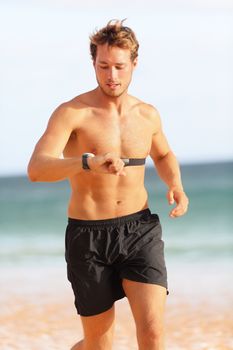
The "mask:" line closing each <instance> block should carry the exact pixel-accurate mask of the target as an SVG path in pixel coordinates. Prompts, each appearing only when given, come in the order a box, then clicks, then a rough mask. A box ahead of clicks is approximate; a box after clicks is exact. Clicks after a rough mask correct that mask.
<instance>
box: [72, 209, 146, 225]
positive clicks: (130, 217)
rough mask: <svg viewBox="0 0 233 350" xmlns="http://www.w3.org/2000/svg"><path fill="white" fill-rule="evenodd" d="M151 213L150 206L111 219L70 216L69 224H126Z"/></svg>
mask: <svg viewBox="0 0 233 350" xmlns="http://www.w3.org/2000/svg"><path fill="white" fill-rule="evenodd" d="M150 214H151V211H150V209H149V208H146V209H142V210H140V211H137V212H135V213H132V214H128V215H124V216H118V217H115V218H110V219H100V220H82V219H74V218H70V217H69V218H68V223H69V224H77V225H80V226H105V225H115V224H124V223H126V222H129V221H134V220H137V219H140V218H141V217H142V216H148V215H150Z"/></svg>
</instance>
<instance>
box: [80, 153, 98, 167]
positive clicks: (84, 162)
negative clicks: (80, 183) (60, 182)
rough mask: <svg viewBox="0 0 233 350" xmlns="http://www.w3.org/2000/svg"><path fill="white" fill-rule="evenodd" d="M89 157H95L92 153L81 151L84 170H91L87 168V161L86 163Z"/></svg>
mask: <svg viewBox="0 0 233 350" xmlns="http://www.w3.org/2000/svg"><path fill="white" fill-rule="evenodd" d="M89 157H95V155H94V154H93V153H83V154H82V167H83V169H84V170H91V168H89V166H88V163H87V158H89Z"/></svg>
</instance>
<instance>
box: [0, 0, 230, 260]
mask: <svg viewBox="0 0 233 350" xmlns="http://www.w3.org/2000/svg"><path fill="white" fill-rule="evenodd" d="M232 13H233V3H232V1H226V0H224V1H222V0H221V1H211V2H210V1H207V0H203V1H181V0H175V1H174V0H172V1H153V2H152V1H151V2H150V1H146V2H142V1H134V2H133V3H131V2H127V3H125V2H124V1H121V0H120V1H118V2H117V3H116V2H114V1H104V0H103V1H100V2H98V4H97V3H95V2H94V1H90V0H87V1H85V2H80V1H71V0H70V1H62V0H58V1H56V2H55V1H51V0H47V1H36V0H35V1H26V0H23V1H20V2H17V1H12V0H11V1H8V2H3V1H1V2H0V23H1V24H0V25H1V30H0V33H1V34H0V35H1V40H0V46H1V66H0V71H1V72H0V73H1V74H0V75H1V81H0V84H1V86H0V93H1V105H0V108H1V148H0V158H1V164H0V175H1V178H0V189H1V199H0V200H1V202H0V205H1V210H0V235H1V247H0V252H1V260H4V262H8V263H9V262H13V261H23V260H24V259H26V260H27V259H34V258H35V257H36V256H37V255H39V256H40V259H42V260H43V259H45V257H46V258H48V259H49V260H50V259H55V258H57V259H58V260H59V259H60V257H61V255H62V253H63V236H64V228H65V225H66V217H67V214H66V205H67V201H68V199H69V188H68V183H67V182H66V181H63V182H60V183H50V184H41V183H33V184H31V183H29V181H28V179H27V178H26V168H27V164H28V161H29V158H30V156H31V153H32V151H33V148H34V146H35V144H36V142H37V141H38V139H39V137H40V136H41V135H42V133H43V131H44V130H45V128H46V125H47V122H48V119H49V117H50V115H51V113H52V112H53V110H54V109H55V108H56V107H57V106H58V105H59V104H60V103H62V102H64V101H67V100H69V99H71V98H73V97H74V96H76V95H78V94H79V93H82V92H84V91H87V90H91V89H93V88H95V87H96V80H95V74H94V70H93V67H92V62H91V59H90V54H89V35H90V34H91V33H92V32H93V31H94V30H95V29H96V28H97V29H99V28H101V27H102V26H104V25H105V24H106V23H107V22H108V21H109V20H110V19H113V18H119V19H123V18H127V21H126V22H125V24H126V25H128V26H130V27H132V29H134V31H135V33H136V35H137V37H138V40H139V42H140V49H139V65H138V68H137V69H136V71H135V75H134V78H133V81H132V84H131V86H130V89H129V92H130V93H131V94H133V95H136V96H138V97H140V98H141V99H143V100H145V101H147V102H149V103H152V104H153V105H155V106H156V108H157V109H158V110H159V112H160V115H161V118H162V123H163V128H164V132H165V134H166V136H167V138H168V140H169V143H170V146H171V147H172V149H173V151H174V153H175V154H176V156H177V158H178V161H179V162H180V165H181V170H182V177H183V182H184V187H185V189H186V191H187V194H188V196H189V197H190V208H189V213H188V214H187V215H185V216H184V217H182V218H179V219H177V220H171V219H169V218H168V212H169V211H170V208H169V207H168V205H167V201H166V197H165V195H166V187H165V186H164V184H163V183H161V180H160V179H159V178H158V176H157V174H156V171H155V169H154V168H153V165H152V161H151V159H150V158H148V159H147V164H146V187H147V189H148V191H149V196H150V205H151V208H152V210H153V211H155V212H157V213H158V214H159V215H160V216H161V220H162V221H163V222H164V238H165V241H166V243H167V247H166V249H167V255H168V258H169V259H170V258H172V257H174V256H175V257H176V259H181V258H182V259H183V258H185V259H186V258H188V259H193V260H194V261H197V259H198V261H199V258H200V257H201V258H203V259H207V258H210V257H212V258H214V259H217V258H219V259H220V260H222V259H230V258H231V257H232V246H233V236H232V234H231V230H232V228H231V227H232V215H231V212H232V201H233V199H232V191H233V180H232V167H233V165H232V164H233V163H232V160H233V147H232V136H231V130H232V124H233V122H232V115H233V98H232V97H233V96H232V92H233V86H232V85H233V66H232V61H233V21H232ZM41 237H43V239H41ZM36 261H37V260H36Z"/></svg>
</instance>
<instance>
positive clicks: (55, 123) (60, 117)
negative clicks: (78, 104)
mask: <svg viewBox="0 0 233 350" xmlns="http://www.w3.org/2000/svg"><path fill="white" fill-rule="evenodd" d="M71 113H72V111H71V110H70V108H69V107H67V106H66V104H63V105H61V106H59V107H58V108H57V109H56V110H55V111H54V112H53V114H52V116H51V117H50V119H49V122H48V126H47V128H46V130H45V132H44V134H43V135H42V137H41V138H40V139H39V141H38V142H37V144H36V146H35V149H34V151H33V154H32V156H31V159H30V162H29V164H28V169H27V170H28V177H29V179H30V180H31V181H33V182H34V181H35V182H45V181H46V182H54V181H61V180H64V179H66V178H68V177H72V176H74V175H77V174H78V173H80V172H83V171H85V170H83V168H82V157H72V158H65V159H60V155H61V154H62V152H63V150H64V148H65V146H66V144H67V142H68V140H69V138H70V135H71V133H72V131H73V130H74V128H75V127H77V125H75V126H74V125H73V121H74V118H72V115H71ZM75 120H76V122H75V123H77V115H76V116H75ZM88 164H89V166H90V168H91V170H92V171H95V172H99V173H107V174H115V175H123V176H125V175H126V173H125V172H124V169H123V168H124V162H123V161H122V160H121V159H120V158H118V157H117V156H115V155H114V154H112V153H106V154H104V155H99V156H95V157H93V158H89V159H88Z"/></svg>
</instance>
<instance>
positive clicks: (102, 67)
mask: <svg viewBox="0 0 233 350" xmlns="http://www.w3.org/2000/svg"><path fill="white" fill-rule="evenodd" d="M99 67H100V68H101V69H108V67H107V66H99Z"/></svg>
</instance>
